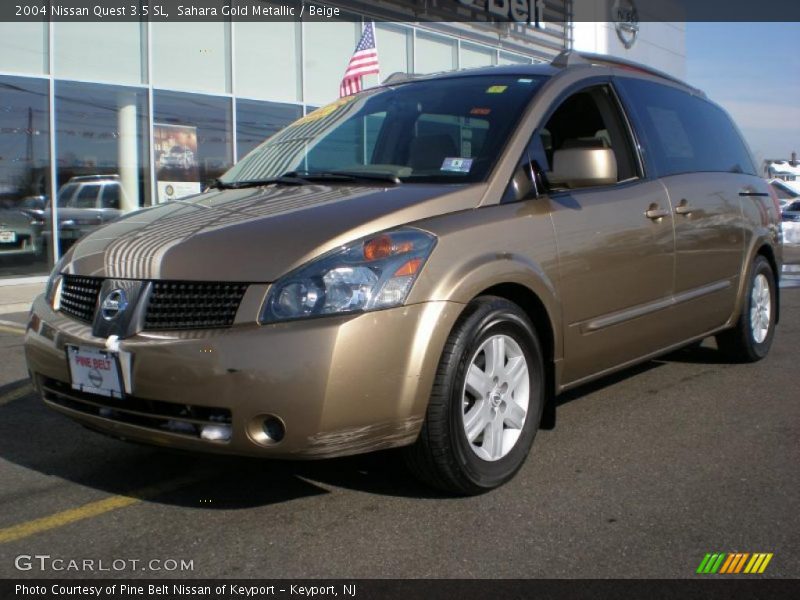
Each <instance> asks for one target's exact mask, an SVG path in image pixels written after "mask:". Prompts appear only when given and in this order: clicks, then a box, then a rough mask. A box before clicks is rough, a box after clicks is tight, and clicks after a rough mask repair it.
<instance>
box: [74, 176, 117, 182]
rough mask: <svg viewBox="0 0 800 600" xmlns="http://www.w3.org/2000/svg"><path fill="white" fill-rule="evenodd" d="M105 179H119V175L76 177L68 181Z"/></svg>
mask: <svg viewBox="0 0 800 600" xmlns="http://www.w3.org/2000/svg"><path fill="white" fill-rule="evenodd" d="M107 179H119V175H76V176H75V177H70V178H69V180H70V181H105V180H107Z"/></svg>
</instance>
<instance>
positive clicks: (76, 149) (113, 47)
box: [0, 3, 684, 284]
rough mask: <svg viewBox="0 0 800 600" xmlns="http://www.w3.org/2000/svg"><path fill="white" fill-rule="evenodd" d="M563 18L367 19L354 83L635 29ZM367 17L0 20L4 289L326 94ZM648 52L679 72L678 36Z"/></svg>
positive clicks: (335, 85) (544, 56)
mask: <svg viewBox="0 0 800 600" xmlns="http://www.w3.org/2000/svg"><path fill="white" fill-rule="evenodd" d="M364 4H365V6H368V5H369V3H364ZM565 14H566V13H564V12H559V11H556V12H552V11H551V12H550V13H546V14H545V15H544V17H545V18H544V19H542V22H540V23H537V24H525V23H507V24H501V25H497V24H490V23H480V22H462V23H455V22H454V23H409V22H378V23H376V38H377V46H378V53H379V59H380V67H381V74H380V78H379V77H373V78H372V79H367V80H366V81H365V85H373V84H375V83H378V82H379V81H380V79H382V78H385V77H387V76H388V75H389V74H391V73H394V72H406V73H429V72H437V71H447V70H452V69H463V68H470V67H479V66H486V65H502V64H513V63H531V62H537V61H547V60H549V59H550V58H552V57H553V56H555V55H556V54H558V53H559V52H560V51H562V50H564V49H567V48H570V47H573V46H575V47H577V48H579V49H582V50H588V51H599V52H612V53H617V54H619V55H622V56H625V55H626V53H628V52H629V51H633V50H634V49H635V48H636V44H639V48H641V47H642V45H641V44H642V43H643V40H642V39H641V38H642V37H643V36H642V32H641V30H640V31H639V32H638V34H637V36H638V37H639V38H640V39H638V40H637V41H636V42H635V43H634V45H633V46H632V47H631V48H630V49H625V48H623V49H622V50H619V49H618V48H615V47H611V45H610V44H609V43H607V41H608V39H610V38H609V36H611V35H616V34H615V33H613V29H603V27H604V24H602V23H593V24H587V23H580V24H576V23H571V22H570V21H569V20H568V19H566V18H565V16H564V15H565ZM373 16H374V15H372V14H370V13H369V10H365V11H363V13H355V14H350V15H348V17H347V20H336V21H328V22H272V23H266V22H237V21H231V20H227V21H218V22H194V23H168V22H160V23H138V22H102V23H93V22H50V23H47V22H30V23H13V24H12V23H0V284H8V283H19V282H22V281H30V280H31V278H43V277H44V276H45V275H46V274H47V273H48V272H49V270H50V269H51V268H52V265H53V263H54V260H56V259H57V257H58V256H59V254H60V253H62V252H63V251H64V250H65V249H66V248H67V247H68V246H69V244H70V243H72V242H73V241H74V240H75V239H77V238H78V237H80V236H81V235H84V234H85V233H87V232H88V231H91V230H93V229H95V228H97V227H98V226H99V225H100V224H102V223H103V222H105V221H107V220H110V219H113V218H117V217H119V216H120V215H122V214H125V213H127V212H130V211H133V210H138V209H140V208H141V207H147V206H151V205H154V204H158V203H160V202H164V201H169V200H172V199H175V198H179V197H182V196H186V195H189V194H192V193H196V192H199V191H200V190H201V188H202V187H203V186H204V184H205V183H207V182H209V181H211V180H213V179H214V178H216V177H218V176H220V175H222V174H223V173H224V172H225V171H226V170H227V169H228V168H230V167H231V166H232V165H233V164H234V163H235V162H236V161H237V160H238V159H239V158H240V157H242V156H244V155H245V154H246V153H247V152H249V151H250V150H252V149H253V148H254V147H255V146H256V145H257V144H259V143H260V142H261V141H262V140H264V139H265V138H266V137H268V136H269V135H271V134H272V133H274V132H275V131H277V130H278V129H279V128H281V127H283V126H284V125H286V124H288V123H290V122H292V121H293V120H295V119H297V118H299V117H301V116H303V115H304V114H306V113H308V112H309V111H311V110H313V109H315V108H317V107H319V106H321V105H324V104H327V103H328V102H330V101H332V100H334V99H335V98H336V97H337V95H338V90H339V83H340V81H341V76H342V74H343V73H344V70H345V68H346V66H347V63H348V60H349V58H350V55H351V54H352V52H353V48H354V47H355V44H356V42H357V40H358V38H359V36H360V33H361V29H362V24H363V22H364V21H365V20H368V19H371V18H372V17H373ZM548 19H550V20H549V21H548ZM612 27H613V25H612ZM604 31H605V35H606V37H603V35H604V34H603V32H604ZM576 36H577V37H576ZM604 40H605V41H604ZM662 50H664V49H663V48H662ZM651 55H652V56H651V61H653V62H655V63H656V64H654V65H653V66H656V67H658V68H661V69H663V70H668V71H671V72H673V73H675V74H678V75H680V74H682V72H683V71H682V70H683V59H684V55H683V40H682V38H681V39H680V40H678V41H677V42H676V41H675V40H673V44H672V46H671V47H670V48H668V49H667V50H664V51H663V52H661V53H660V54H659V52H655V54H652V53H651ZM653 57H655V58H653ZM670 61H671V62H670ZM665 65H666V66H665ZM51 198H58V201H57V202H56V203H53V202H51V200H50V199H51ZM54 204H55V206H53V205H54ZM54 213H55V214H54Z"/></svg>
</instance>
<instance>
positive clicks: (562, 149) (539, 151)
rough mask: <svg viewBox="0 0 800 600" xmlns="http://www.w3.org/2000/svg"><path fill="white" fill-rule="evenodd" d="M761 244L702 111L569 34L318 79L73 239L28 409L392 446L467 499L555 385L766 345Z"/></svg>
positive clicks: (730, 129) (530, 431) (181, 429)
mask: <svg viewBox="0 0 800 600" xmlns="http://www.w3.org/2000/svg"><path fill="white" fill-rule="evenodd" d="M365 142H366V143H365ZM781 262H782V258H781V246H780V213H779V209H778V206H777V202H774V201H773V198H772V197H771V194H770V192H769V186H768V185H767V182H766V181H765V180H764V179H763V178H761V177H760V176H759V175H758V172H757V169H756V166H755V164H754V163H753V159H752V157H751V155H750V153H749V151H748V150H747V147H746V145H745V143H744V141H743V139H742V137H741V134H740V133H739V131H738V130H737V128H736V126H735V125H734V123H733V122H732V121H731V119H730V117H729V116H728V115H727V113H726V112H725V111H724V110H723V109H722V108H721V107H720V106H718V105H717V104H714V103H713V102H711V101H709V100H708V99H707V98H706V97H705V95H704V94H703V93H702V92H700V91H699V90H697V89H695V88H692V87H690V86H688V85H687V84H685V83H682V82H680V81H678V80H676V79H675V78H673V77H670V76H668V75H664V74H660V73H657V72H654V71H652V70H651V69H649V68H648V67H645V66H643V65H633V64H631V63H627V62H624V61H622V62H620V61H617V60H616V59H611V58H609V57H600V56H584V55H579V54H577V53H574V52H566V53H564V54H562V55H560V56H558V57H557V58H556V59H555V60H554V61H553V62H552V63H551V64H550V65H545V64H540V65H510V66H502V67H487V68H482V69H472V70H464V71H458V72H454V73H446V74H439V75H431V76H422V77H415V76H403V77H401V78H399V79H395V80H392V81H389V82H387V83H385V84H384V85H382V86H378V87H373V88H370V89H367V90H364V91H363V92H361V93H358V94H356V95H354V96H349V97H345V98H341V99H339V100H337V101H336V102H334V103H332V104H331V105H329V106H327V107H324V108H321V109H319V110H318V111H315V112H312V113H310V114H309V115H306V116H305V117H303V118H302V119H300V120H299V121H296V122H295V123H293V124H291V125H289V126H288V127H286V128H285V129H283V130H282V131H280V132H278V133H276V134H275V135H274V136H273V137H271V138H269V140H268V141H267V142H265V143H264V144H262V145H261V146H259V147H258V148H257V149H256V150H254V151H253V152H251V153H250V154H248V155H247V156H246V157H244V158H243V159H242V160H240V161H239V162H238V163H237V164H236V165H235V166H234V167H233V168H232V169H230V170H229V171H228V172H227V173H225V174H224V175H223V176H222V177H220V179H219V180H218V181H216V182H215V184H214V185H213V186H212V188H211V189H209V190H207V191H206V192H205V193H203V194H199V195H196V196H194V197H193V198H190V199H188V200H186V201H181V202H172V203H167V204H164V205H161V206H156V207H154V208H151V209H148V210H147V211H143V212H142V213H141V214H140V215H138V218H136V219H126V220H123V221H118V222H116V223H111V224H109V225H107V226H106V227H104V228H103V229H102V230H101V231H97V232H95V233H92V234H90V235H89V236H87V237H86V238H84V239H83V240H80V241H78V242H77V243H76V244H75V245H74V246H73V247H72V248H71V249H70V250H69V251H68V252H67V253H66V254H65V255H64V256H63V258H62V259H61V261H60V262H59V263H58V264H57V265H56V267H55V268H54V270H53V272H52V274H51V277H50V279H49V281H48V284H47V287H46V291H45V293H44V294H43V295H41V296H39V297H38V298H37V299H36V300H35V302H34V305H33V308H32V311H31V316H30V321H29V324H28V328H27V333H26V336H25V351H26V358H27V364H28V368H29V372H30V374H31V377H32V379H33V382H34V386H35V388H36V390H37V391H38V393H39V394H40V395H41V397H42V398H43V399H44V401H45V402H46V404H47V405H48V406H49V407H51V408H53V409H55V410H58V411H60V412H61V413H63V414H66V415H68V416H69V417H71V418H73V419H75V420H77V421H79V422H81V423H83V424H84V425H86V426H87V427H89V428H91V429H94V430H98V431H101V432H105V433H107V434H110V435H112V436H116V437H119V438H123V439H126V440H131V441H139V442H144V443H149V444H155V445H160V446H164V447H169V448H180V449H184V450H190V451H196V452H216V453H224V454H237V455H250V456H261V457H274V458H305V459H319V458H324V457H332V456H342V455H348V454H356V453H363V452H370V451H375V450H381V449H386V448H393V447H404V453H405V457H406V460H407V463H408V465H409V467H410V468H411V470H412V471H413V472H414V473H415V474H416V475H417V476H418V477H419V478H420V479H422V480H423V481H425V482H427V483H429V484H431V485H433V486H436V487H439V488H441V489H444V490H448V491H450V492H453V493H457V494H478V493H481V492H485V491H487V490H490V489H492V488H495V487H497V486H499V485H502V484H503V483H504V482H506V481H508V480H509V479H511V478H512V477H513V476H514V474H515V473H516V472H517V471H518V470H519V469H520V467H521V466H522V464H523V462H524V461H525V459H526V457H527V456H528V453H529V450H530V449H531V446H532V444H533V441H534V437H535V435H536V433H537V431H538V429H539V428H540V427H552V426H553V425H554V423H555V411H556V410H557V409H556V404H557V403H556V397H557V395H558V394H559V393H561V392H563V391H566V390H570V389H574V388H576V387H578V386H580V385H583V384H585V383H586V382H588V381H591V380H594V379H597V378H600V377H603V376H606V375H608V374H610V373H612V372H615V371H618V370H621V369H624V368H627V367H629V366H631V365H634V364H636V363H640V362H642V361H646V360H649V359H651V358H653V357H656V356H659V355H662V354H665V353H668V352H671V351H674V350H676V349H679V348H681V347H684V346H686V345H689V344H692V343H695V342H697V341H699V340H702V339H704V338H705V337H708V336H715V337H716V339H717V346H718V348H719V351H720V354H721V356H724V357H725V358H726V359H727V360H730V361H733V362H755V361H758V360H761V359H763V358H765V357H766V356H767V354H768V352H769V350H770V347H771V344H772V340H773V336H774V332H775V326H776V324H777V322H778V309H779V306H780V305H779V302H778V294H779V288H778V278H779V276H780V275H779V274H780V272H781ZM743 393H746V392H743ZM703 400H704V399H703V398H698V399H697V401H698V402H702V401H703ZM657 418H659V417H658V416H654V419H657ZM687 418H688V417H687ZM597 426H598V427H609V428H610V429H609V432H608V433H609V434H612V433H613V428H614V424H610V425H609V424H607V423H598V424H597ZM631 451H632V452H637V451H640V450H639V449H635V448H632V449H631ZM100 458H101V457H99V456H98V460H100ZM661 459H662V460H664V461H669V460H670V456H669V455H665V456H662V457H661ZM556 462H557V461H556ZM564 466H565V465H564V464H561V465H556V466H555V468H564ZM567 476H568V475H567ZM614 483H615V482H613V481H608V482H605V483H604V485H613V484H614ZM520 491H524V490H520Z"/></svg>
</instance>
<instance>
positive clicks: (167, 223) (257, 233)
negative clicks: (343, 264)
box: [65, 184, 485, 283]
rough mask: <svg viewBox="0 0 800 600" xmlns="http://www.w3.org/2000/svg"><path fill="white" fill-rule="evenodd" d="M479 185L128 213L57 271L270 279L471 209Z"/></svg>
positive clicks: (221, 198) (249, 198)
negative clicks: (339, 250) (354, 245)
mask: <svg viewBox="0 0 800 600" xmlns="http://www.w3.org/2000/svg"><path fill="white" fill-rule="evenodd" d="M484 192H485V185H484V184H475V185H463V184H461V185H425V184H403V185H398V186H396V187H394V186H393V187H387V188H383V187H374V186H363V185H347V186H342V185H335V186H327V185H303V186H284V185H271V186H267V187H262V188H250V189H242V190H223V191H210V192H206V193H205V194H202V195H200V196H196V197H194V198H193V199H191V200H188V201H184V200H176V201H172V202H170V203H168V204H164V205H161V206H157V207H153V208H149V209H145V210H141V211H137V212H135V213H131V214H129V215H127V216H125V217H123V218H121V219H118V220H116V221H114V222H113V223H111V224H109V225H107V226H105V227H102V228H100V229H98V230H97V231H95V232H93V233H91V234H90V235H88V236H86V237H84V238H83V239H81V240H80V241H79V242H78V243H76V244H75V245H74V246H73V248H72V249H71V251H70V252H71V254H70V255H69V256H68V258H67V266H66V268H65V271H66V272H68V273H75V274H80V275H86V276H96V277H115V278H121V279H170V280H188V281H241V282H249V283H256V282H272V281H275V280H276V279H277V278H278V277H280V276H281V275H284V274H285V273H287V272H288V271H291V270H292V269H294V268H296V267H299V266H300V265H302V264H304V263H306V262H307V261H309V260H311V259H312V258H315V257H316V256H319V255H320V254H323V253H324V252H327V251H329V250H332V249H334V248H336V247H338V246H341V245H342V244H344V243H347V242H349V241H352V240H355V239H358V238H360V237H363V236H366V235H370V234H372V233H375V232H378V231H382V230H385V229H388V228H392V227H398V226H400V225H405V224H407V223H412V222H415V221H419V220H421V219H426V218H429V217H434V216H438V215H442V214H445V213H450V212H456V211H459V210H466V209H470V208H475V207H476V206H477V205H478V203H479V202H480V199H481V197H482V195H483V193H484Z"/></svg>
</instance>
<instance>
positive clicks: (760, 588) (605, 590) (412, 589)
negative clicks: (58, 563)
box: [0, 576, 800, 600]
mask: <svg viewBox="0 0 800 600" xmlns="http://www.w3.org/2000/svg"><path fill="white" fill-rule="evenodd" d="M799 593H800V585H798V580H786V579H784V580H769V579H758V580H755V579H750V578H748V576H741V577H733V578H729V579H716V578H715V579H684V580H642V579H634V580H580V579H575V580H515V579H501V580H486V579H482V580H464V579H461V580H452V579H433V580H392V579H370V580H364V579H354V580H285V579H276V580H224V579H222V580H209V579H200V580H116V581H115V580H103V579H97V580H54V579H50V580H48V579H39V580H33V579H30V580H5V581H2V582H0V598H2V599H3V600H6V599H12V598H13V599H23V598H38V599H46V600H78V599H86V598H94V599H102V600H110V599H115V600H116V599H120V600H121V599H127V600H173V599H178V598H201V599H202V598H208V599H214V600H228V599H241V598H250V599H258V600H264V599H270V600H272V599H275V600H289V599H295V600H296V599H299V598H312V599H316V600H332V599H333V598H336V599H337V600H347V599H349V598H358V599H359V600H411V599H427V598H456V597H457V598H458V600H484V599H486V600H490V599H491V600H495V599H497V598H503V599H516V598H519V599H531V598H535V599H536V600H548V599H560V598H568V599H570V600H604V599H609V600H610V599H615V600H616V599H623V598H625V599H628V598H630V599H636V598H647V600H661V599H664V600H675V599H680V600H691V599H695V598H703V599H709V600H714V599H717V598H719V599H720V600H723V599H724V600H730V599H731V598H735V599H736V600H748V599H759V600H760V599H767V598H769V599H774V600H781V599H783V598H787V599H788V598H796V597H798V594H799Z"/></svg>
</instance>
